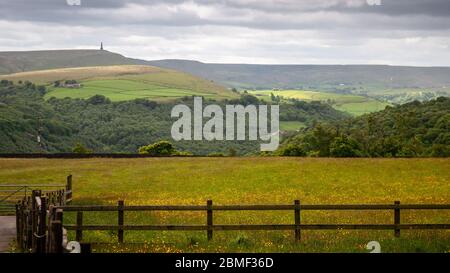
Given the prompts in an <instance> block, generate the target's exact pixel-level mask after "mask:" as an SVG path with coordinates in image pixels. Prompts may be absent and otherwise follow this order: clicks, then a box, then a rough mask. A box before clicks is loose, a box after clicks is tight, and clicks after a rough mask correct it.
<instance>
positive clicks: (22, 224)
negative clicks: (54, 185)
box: [15, 175, 72, 253]
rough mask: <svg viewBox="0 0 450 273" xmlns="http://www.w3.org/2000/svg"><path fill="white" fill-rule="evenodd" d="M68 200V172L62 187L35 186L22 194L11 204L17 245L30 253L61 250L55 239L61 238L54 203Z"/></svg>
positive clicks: (68, 201)
mask: <svg viewBox="0 0 450 273" xmlns="http://www.w3.org/2000/svg"><path fill="white" fill-rule="evenodd" d="M44 186H47V185H44ZM35 187H36V186H33V188H35ZM71 201H72V176H71V175H69V176H68V177H67V184H66V187H65V189H64V188H63V189H56V190H46V191H42V190H36V189H35V190H32V191H31V195H25V196H24V197H23V198H22V200H20V201H19V202H18V203H17V204H16V206H15V210H16V234H17V239H16V240H17V246H18V248H19V249H20V250H22V251H24V252H33V253H49V252H50V253H53V252H57V253H58V252H61V251H62V250H61V249H60V247H63V244H60V243H59V242H55V240H62V238H63V237H62V235H63V233H64V230H63V229H62V210H61V209H59V210H58V209H56V207H60V206H65V205H68V204H69V203H70V202H71ZM58 225H59V226H58Z"/></svg>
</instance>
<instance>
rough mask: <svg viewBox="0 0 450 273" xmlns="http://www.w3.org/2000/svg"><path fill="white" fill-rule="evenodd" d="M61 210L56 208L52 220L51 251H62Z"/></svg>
mask: <svg viewBox="0 0 450 273" xmlns="http://www.w3.org/2000/svg"><path fill="white" fill-rule="evenodd" d="M62 223H63V211H62V209H57V210H56V214H55V220H54V221H53V236H54V237H53V243H54V244H53V251H52V252H53V253H63V245H62V244H63V225H62Z"/></svg>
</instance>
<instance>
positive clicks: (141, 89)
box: [45, 79, 220, 101]
mask: <svg viewBox="0 0 450 273" xmlns="http://www.w3.org/2000/svg"><path fill="white" fill-rule="evenodd" d="M97 94H100V95H103V96H105V97H108V98H109V99H111V100H112V101H124V100H133V99H138V98H140V99H150V100H164V99H170V98H180V97H184V96H192V95H196V96H204V97H206V98H217V99H220V95H218V94H213V93H207V92H206V91H204V92H201V91H196V90H190V89H183V88H176V87H170V86H163V85H158V84H155V83H147V82H143V81H135V80H128V79H110V80H92V81H85V82H83V88H79V89H70V88H55V89H53V90H52V91H51V92H49V93H47V94H46V96H45V97H46V98H51V97H56V98H65V97H70V98H79V99H87V98H90V97H92V96H94V95H97Z"/></svg>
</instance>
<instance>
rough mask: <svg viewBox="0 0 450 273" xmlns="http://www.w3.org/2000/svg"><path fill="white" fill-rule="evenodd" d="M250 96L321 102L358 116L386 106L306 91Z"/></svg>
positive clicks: (353, 97) (354, 97) (259, 92)
mask: <svg viewBox="0 0 450 273" xmlns="http://www.w3.org/2000/svg"><path fill="white" fill-rule="evenodd" d="M249 92H250V94H253V95H255V96H257V97H258V98H260V99H263V100H271V96H272V94H273V95H274V96H280V97H281V98H285V99H298V100H302V101H321V102H326V103H329V104H330V105H332V106H333V107H334V108H335V109H337V110H340V111H344V112H347V113H350V114H352V115H355V116H358V115H363V114H366V113H371V112H376V111H381V110H383V109H384V108H385V107H386V106H387V105H389V104H388V103H386V102H381V101H378V100H375V99H372V98H369V97H365V96H358V95H350V94H339V93H331V92H320V91H307V90H276V91H275V90H257V91H249Z"/></svg>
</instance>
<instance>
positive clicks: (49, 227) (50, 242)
mask: <svg viewBox="0 0 450 273" xmlns="http://www.w3.org/2000/svg"><path fill="white" fill-rule="evenodd" d="M48 198H49V199H48V204H49V206H48V215H47V241H46V246H45V248H46V253H51V252H52V248H53V220H54V215H55V207H54V205H53V204H52V203H51V202H50V196H49V197H48Z"/></svg>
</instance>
